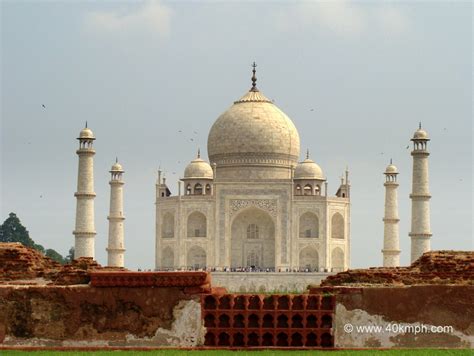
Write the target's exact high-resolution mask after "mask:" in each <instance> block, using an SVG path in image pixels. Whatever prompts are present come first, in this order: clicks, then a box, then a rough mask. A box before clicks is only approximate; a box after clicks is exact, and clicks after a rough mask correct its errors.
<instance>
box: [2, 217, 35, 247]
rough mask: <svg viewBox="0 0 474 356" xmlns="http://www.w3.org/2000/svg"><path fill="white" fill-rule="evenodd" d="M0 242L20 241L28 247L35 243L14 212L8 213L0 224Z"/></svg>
mask: <svg viewBox="0 0 474 356" xmlns="http://www.w3.org/2000/svg"><path fill="white" fill-rule="evenodd" d="M0 242H21V243H22V244H23V245H25V246H28V247H34V245H35V242H34V241H33V240H32V239H31V238H30V234H29V233H28V230H26V228H25V227H24V226H23V225H22V224H21V222H20V219H18V217H17V216H16V214H15V213H10V215H9V217H8V218H7V220H5V221H4V222H3V224H2V225H0ZM43 250H44V249H43Z"/></svg>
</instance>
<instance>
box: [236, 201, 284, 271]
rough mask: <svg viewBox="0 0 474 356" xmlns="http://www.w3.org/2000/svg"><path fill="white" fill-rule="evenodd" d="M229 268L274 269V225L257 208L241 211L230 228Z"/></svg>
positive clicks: (265, 214)
mask: <svg viewBox="0 0 474 356" xmlns="http://www.w3.org/2000/svg"><path fill="white" fill-rule="evenodd" d="M231 230H232V232H231V234H232V235H231V256H230V260H231V267H258V268H274V267H275V224H274V223H273V220H272V218H271V217H270V215H269V214H268V213H266V212H265V211H263V210H261V209H257V208H254V207H252V208H248V209H245V210H243V211H241V212H240V213H239V214H238V215H237V216H236V217H235V219H234V221H233V222H232V227H231Z"/></svg>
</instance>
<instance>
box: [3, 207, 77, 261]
mask: <svg viewBox="0 0 474 356" xmlns="http://www.w3.org/2000/svg"><path fill="white" fill-rule="evenodd" d="M0 242H20V243H22V244H23V245H24V246H27V247H32V248H34V249H35V250H38V251H39V252H41V253H42V254H44V255H45V256H47V257H50V258H51V259H53V260H55V261H57V262H59V263H61V264H66V263H70V262H71V261H72V260H73V259H74V247H71V248H70V249H69V254H68V255H67V256H66V257H63V256H62V255H61V254H60V253H58V252H57V251H56V250H53V249H52V248H48V249H45V248H44V247H43V246H42V245H40V244H37V243H35V242H34V241H33V239H32V238H31V237H30V234H29V233H28V230H26V228H25V227H24V226H23V225H22V224H21V222H20V219H18V217H17V216H16V214H15V213H10V214H9V216H8V218H7V219H6V220H5V221H4V222H3V224H2V225H0Z"/></svg>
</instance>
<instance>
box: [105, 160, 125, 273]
mask: <svg viewBox="0 0 474 356" xmlns="http://www.w3.org/2000/svg"><path fill="white" fill-rule="evenodd" d="M123 173H124V171H123V168H122V165H121V164H119V163H118V160H115V164H114V165H113V166H112V169H111V170H110V174H111V176H112V177H111V179H110V182H109V184H110V213H109V216H108V217H107V219H108V220H109V244H108V246H107V249H106V250H107V255H108V259H107V266H111V267H123V266H124V253H125V248H124V231H123V230H124V228H123V222H124V220H125V216H124V214H123V185H124V182H123V180H122V174H123Z"/></svg>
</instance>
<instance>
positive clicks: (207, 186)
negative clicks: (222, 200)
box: [206, 184, 211, 195]
mask: <svg viewBox="0 0 474 356" xmlns="http://www.w3.org/2000/svg"><path fill="white" fill-rule="evenodd" d="M210 194H211V185H210V184H206V195H210Z"/></svg>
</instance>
